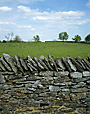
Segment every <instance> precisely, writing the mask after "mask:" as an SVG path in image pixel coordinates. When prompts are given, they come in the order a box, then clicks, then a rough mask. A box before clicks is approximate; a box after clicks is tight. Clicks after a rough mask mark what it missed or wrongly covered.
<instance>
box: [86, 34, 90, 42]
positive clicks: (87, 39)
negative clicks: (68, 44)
mask: <svg viewBox="0 0 90 114" xmlns="http://www.w3.org/2000/svg"><path fill="white" fill-rule="evenodd" d="M85 41H86V42H88V41H90V34H88V35H87V36H86V37H85Z"/></svg>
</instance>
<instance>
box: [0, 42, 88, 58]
mask: <svg viewBox="0 0 90 114" xmlns="http://www.w3.org/2000/svg"><path fill="white" fill-rule="evenodd" d="M3 53H7V54H9V55H11V56H14V55H18V56H22V57H26V56H27V55H30V56H31V57H33V56H36V57H37V58H39V57H40V56H41V55H44V56H45V57H47V56H48V54H49V55H51V56H52V57H53V58H57V57H58V58H61V57H67V56H71V57H72V58H75V57H77V56H81V57H84V58H87V57H88V56H90V44H83V43H66V42H38V43H0V57H1V56H2V54H3Z"/></svg>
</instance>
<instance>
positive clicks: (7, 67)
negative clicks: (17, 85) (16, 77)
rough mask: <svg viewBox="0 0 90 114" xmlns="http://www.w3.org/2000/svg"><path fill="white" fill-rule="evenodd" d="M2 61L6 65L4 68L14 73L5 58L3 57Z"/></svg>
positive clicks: (0, 59)
mask: <svg viewBox="0 0 90 114" xmlns="http://www.w3.org/2000/svg"><path fill="white" fill-rule="evenodd" d="M0 61H2V64H3V65H4V67H5V68H6V69H7V70H8V71H12V69H11V68H10V66H9V65H8V64H7V63H6V62H5V61H4V58H3V57H1V58H0Z"/></svg>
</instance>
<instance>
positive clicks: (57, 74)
mask: <svg viewBox="0 0 90 114" xmlns="http://www.w3.org/2000/svg"><path fill="white" fill-rule="evenodd" d="M68 75H69V72H68V71H61V72H60V71H59V72H54V76H62V77H63V76H68Z"/></svg>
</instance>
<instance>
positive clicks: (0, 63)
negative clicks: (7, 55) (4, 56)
mask: <svg viewBox="0 0 90 114" xmlns="http://www.w3.org/2000/svg"><path fill="white" fill-rule="evenodd" d="M0 68H1V71H6V69H5V67H4V66H3V64H2V62H1V61H0Z"/></svg>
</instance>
